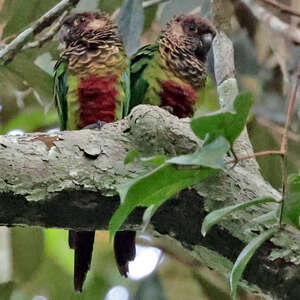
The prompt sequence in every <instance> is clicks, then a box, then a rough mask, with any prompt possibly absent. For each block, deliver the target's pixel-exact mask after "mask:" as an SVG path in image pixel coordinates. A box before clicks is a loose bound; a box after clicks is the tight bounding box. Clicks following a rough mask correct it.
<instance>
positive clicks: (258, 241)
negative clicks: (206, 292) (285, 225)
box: [230, 228, 278, 299]
mask: <svg viewBox="0 0 300 300" xmlns="http://www.w3.org/2000/svg"><path fill="white" fill-rule="evenodd" d="M277 230H278V229H277V228H272V229H269V230H267V231H264V232H262V233H261V234H260V235H259V236H257V237H256V238H254V239H253V240H252V241H251V242H250V243H249V244H248V245H247V246H246V247H245V248H244V249H243V251H242V252H241V253H240V255H239V256H238V258H237V260H236V261H235V263H234V266H233V268H232V271H231V274H230V289H231V296H232V298H233V299H235V297H236V289H237V286H238V283H239V281H240V279H241V277H242V275H243V272H244V270H245V268H246V266H247V264H248V262H249V260H250V259H251V257H252V256H253V255H254V253H255V252H256V250H257V249H258V248H259V247H260V246H261V245H262V244H263V243H264V242H265V241H266V240H268V239H270V238H271V237H272V236H273V235H274V234H275V233H276V232H277Z"/></svg>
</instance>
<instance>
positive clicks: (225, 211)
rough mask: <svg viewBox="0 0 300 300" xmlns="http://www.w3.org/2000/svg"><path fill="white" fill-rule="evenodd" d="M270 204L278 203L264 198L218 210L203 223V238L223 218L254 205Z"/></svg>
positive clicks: (210, 214)
mask: <svg viewBox="0 0 300 300" xmlns="http://www.w3.org/2000/svg"><path fill="white" fill-rule="evenodd" d="M268 202H276V200H275V199H273V198H264V199H258V200H253V201H249V202H245V203H239V204H236V205H232V206H227V207H224V208H221V209H218V210H214V211H212V212H211V213H209V214H208V215H207V216H206V217H205V219H204V221H203V223H202V227H201V233H202V235H203V236H205V235H206V233H207V232H208V230H209V229H210V228H211V227H212V226H213V225H215V224H216V223H218V222H219V221H220V220H221V219H222V218H224V217H226V216H228V215H230V214H231V213H233V212H235V211H237V210H242V209H245V208H247V207H250V206H253V205H259V204H263V203H268Z"/></svg>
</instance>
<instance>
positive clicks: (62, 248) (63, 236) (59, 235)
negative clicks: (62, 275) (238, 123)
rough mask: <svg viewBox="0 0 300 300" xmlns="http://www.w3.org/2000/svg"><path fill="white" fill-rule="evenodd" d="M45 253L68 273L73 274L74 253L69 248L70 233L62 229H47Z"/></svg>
mask: <svg viewBox="0 0 300 300" xmlns="http://www.w3.org/2000/svg"><path fill="white" fill-rule="evenodd" d="M44 233H45V251H46V253H47V255H48V256H49V257H51V258H53V260H54V261H55V262H56V263H57V264H58V265H59V266H60V267H61V268H62V269H63V270H64V271H65V272H66V273H69V274H73V270H74V253H73V250H71V249H70V248H69V244H68V231H67V230H62V229H46V230H44ZM58 249H59V250H58Z"/></svg>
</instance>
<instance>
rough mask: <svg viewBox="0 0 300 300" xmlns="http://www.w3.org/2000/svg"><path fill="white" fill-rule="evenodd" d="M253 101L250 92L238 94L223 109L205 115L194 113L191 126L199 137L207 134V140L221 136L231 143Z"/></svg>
mask: <svg viewBox="0 0 300 300" xmlns="http://www.w3.org/2000/svg"><path fill="white" fill-rule="evenodd" d="M253 102H254V101H253V97H252V95H251V94H249V93H246V94H242V95H239V96H238V97H236V99H235V100H234V102H233V103H231V104H229V105H228V106H227V107H226V108H224V109H221V110H218V111H216V112H213V113H208V114H205V115H199V114H196V116H195V117H194V118H193V119H192V121H191V127H192V129H193V131H194V133H195V134H196V135H197V136H198V137H200V138H201V139H204V138H205V136H206V135H207V134H209V141H213V140H215V139H216V138H217V137H219V136H223V137H224V138H226V139H227V140H228V141H229V142H230V144H232V143H233V142H234V140H235V139H236V138H237V137H238V136H239V135H240V134H241V132H242V130H243V129H244V127H245V125H246V122H247V118H248V114H249V111H250V108H251V106H252V104H253Z"/></svg>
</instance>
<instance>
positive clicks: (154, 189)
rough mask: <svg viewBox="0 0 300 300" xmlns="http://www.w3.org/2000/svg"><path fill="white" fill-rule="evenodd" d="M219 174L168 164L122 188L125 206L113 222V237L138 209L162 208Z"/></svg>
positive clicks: (111, 223) (114, 216) (203, 169)
mask: <svg viewBox="0 0 300 300" xmlns="http://www.w3.org/2000/svg"><path fill="white" fill-rule="evenodd" d="M216 172H217V170H216V169H211V168H201V167H199V169H198V170H189V169H178V167H177V166H174V165H171V164H168V163H165V164H163V165H161V166H159V167H158V168H155V169H154V170H152V171H151V172H150V173H148V174H146V175H144V176H142V177H139V178H137V179H135V180H133V181H131V182H129V183H128V184H126V185H123V186H121V187H119V189H118V191H119V194H120V198H121V205H120V207H119V208H118V209H117V211H116V212H115V214H114V215H113V217H112V218H111V220H110V223H109V230H110V235H111V236H113V235H114V234H115V232H116V231H118V229H119V228H120V227H121V225H122V224H123V222H124V221H125V219H126V218H127V216H128V215H129V214H130V213H131V212H132V211H133V210H134V209H135V208H136V207H137V206H146V207H149V206H151V205H154V206H155V207H158V206H159V205H161V204H162V203H163V202H164V201H166V200H167V199H169V198H170V197H172V196H173V195H174V194H176V193H177V192H179V191H181V190H182V189H184V188H186V187H188V186H190V185H191V184H193V183H195V182H200V181H202V180H204V179H205V178H207V177H208V176H210V175H212V174H215V173H216Z"/></svg>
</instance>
